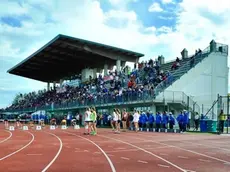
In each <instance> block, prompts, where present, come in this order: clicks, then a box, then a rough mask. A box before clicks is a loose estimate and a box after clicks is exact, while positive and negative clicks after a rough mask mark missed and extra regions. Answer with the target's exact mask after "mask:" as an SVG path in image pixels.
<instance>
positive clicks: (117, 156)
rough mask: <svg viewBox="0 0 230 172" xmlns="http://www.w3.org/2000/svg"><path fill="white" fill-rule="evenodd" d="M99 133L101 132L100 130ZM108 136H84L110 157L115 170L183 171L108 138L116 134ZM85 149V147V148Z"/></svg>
mask: <svg viewBox="0 0 230 172" xmlns="http://www.w3.org/2000/svg"><path fill="white" fill-rule="evenodd" d="M99 131H100V130H99ZM100 133H101V132H100ZM103 135H107V136H108V137H109V138H103V137H100V136H99V135H98V136H85V137H86V138H88V139H90V140H92V141H93V142H95V143H96V144H98V145H99V146H100V147H101V148H102V149H103V150H104V151H105V152H106V154H107V155H108V156H109V157H110V158H111V161H112V162H113V164H114V166H115V168H116V171H119V172H125V171H132V172H139V171H143V172H152V171H158V172H179V171H183V170H181V169H180V168H179V167H178V168H176V167H175V166H173V165H169V164H168V163H166V162H165V161H163V160H162V159H160V158H158V157H156V156H154V155H153V154H152V155H151V154H148V153H145V152H143V151H141V150H139V149H137V148H134V147H132V146H130V145H127V144H124V143H121V142H119V141H115V140H112V139H110V138H113V137H115V136H116V135H117V134H114V133H109V134H108V133H107V134H106V133H105V132H103ZM85 149H86V148H85ZM88 151H89V152H88V154H90V155H91V156H95V155H97V156H99V155H101V154H102V153H101V152H100V151H98V150H95V149H93V150H88Z"/></svg>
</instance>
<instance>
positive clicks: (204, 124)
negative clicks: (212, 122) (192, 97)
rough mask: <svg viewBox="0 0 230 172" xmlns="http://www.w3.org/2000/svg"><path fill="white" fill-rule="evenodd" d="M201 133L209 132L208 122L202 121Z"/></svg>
mask: <svg viewBox="0 0 230 172" xmlns="http://www.w3.org/2000/svg"><path fill="white" fill-rule="evenodd" d="M200 131H201V132H207V120H204V119H202V120H200Z"/></svg>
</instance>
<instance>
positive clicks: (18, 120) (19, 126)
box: [16, 115, 22, 128]
mask: <svg viewBox="0 0 230 172" xmlns="http://www.w3.org/2000/svg"><path fill="white" fill-rule="evenodd" d="M20 120H21V116H20V115H18V117H17V119H16V126H17V128H21V126H22V124H21V121H20Z"/></svg>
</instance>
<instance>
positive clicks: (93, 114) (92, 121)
mask: <svg viewBox="0 0 230 172" xmlns="http://www.w3.org/2000/svg"><path fill="white" fill-rule="evenodd" d="M90 111H91V114H90V128H91V130H92V131H91V133H90V134H91V135H96V134H97V112H96V109H95V108H94V107H91V108H90Z"/></svg>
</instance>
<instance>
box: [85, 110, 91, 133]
mask: <svg viewBox="0 0 230 172" xmlns="http://www.w3.org/2000/svg"><path fill="white" fill-rule="evenodd" d="M90 114H91V112H90V109H89V108H86V111H85V133H84V134H85V135H89V133H90V127H89V122H90Z"/></svg>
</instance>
